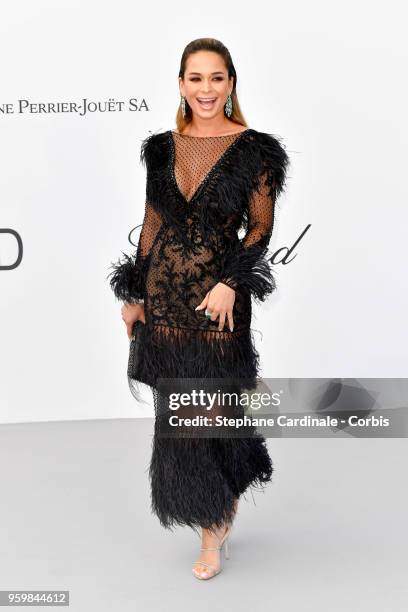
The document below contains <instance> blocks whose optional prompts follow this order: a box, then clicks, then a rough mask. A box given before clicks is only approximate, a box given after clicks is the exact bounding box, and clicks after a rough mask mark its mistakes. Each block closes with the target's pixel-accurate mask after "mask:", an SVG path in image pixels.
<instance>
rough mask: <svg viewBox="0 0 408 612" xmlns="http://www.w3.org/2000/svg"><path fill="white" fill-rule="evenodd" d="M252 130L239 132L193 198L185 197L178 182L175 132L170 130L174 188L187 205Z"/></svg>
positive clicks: (195, 196)
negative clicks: (243, 137)
mask: <svg viewBox="0 0 408 612" xmlns="http://www.w3.org/2000/svg"><path fill="white" fill-rule="evenodd" d="M250 131H251V128H247V129H246V130H242V131H241V132H238V135H237V137H236V138H235V140H233V141H232V142H231V144H229V145H228V147H227V148H226V149H225V150H224V151H223V153H222V154H221V155H220V157H219V158H218V159H217V161H216V162H215V163H214V164H213V165H212V166H211V168H210V169H209V170H208V172H207V173H206V174H205V176H204V178H203V179H202V181H201V182H200V184H199V185H198V187H197V189H196V190H195V191H194V193H193V195H192V196H191V198H189V199H187V198H186V197H185V195H184V194H183V193H182V191H181V189H180V187H179V185H178V183H177V178H176V167H175V166H176V146H175V141H174V136H173V132H172V130H169V139H170V153H171V154H170V156H169V164H170V168H169V170H170V176H171V181H172V183H173V186H174V189H175V192H176V194H177V196H178V197H179V198H181V199H182V200H183V202H184V204H185V205H187V206H191V204H192V203H193V202H194V200H195V199H196V198H197V197H198V196H199V195H200V193H201V192H202V191H203V189H204V188H205V187H206V185H207V183H208V182H209V180H210V178H211V177H212V176H213V174H214V173H215V172H216V170H218V168H219V167H220V166H221V164H222V162H223V161H224V160H225V159H226V157H227V156H228V155H229V154H230V152H231V151H232V150H233V149H234V147H235V145H236V144H237V143H238V142H239V141H240V140H241V138H242V136H243V135H244V134H248V132H250ZM228 136H231V134H228ZM208 138H212V137H211V136H208ZM215 138H220V136H216V137H215Z"/></svg>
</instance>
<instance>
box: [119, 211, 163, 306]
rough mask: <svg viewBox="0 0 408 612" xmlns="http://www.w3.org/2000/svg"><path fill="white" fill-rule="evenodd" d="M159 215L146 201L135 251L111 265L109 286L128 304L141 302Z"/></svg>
mask: <svg viewBox="0 0 408 612" xmlns="http://www.w3.org/2000/svg"><path fill="white" fill-rule="evenodd" d="M161 224H162V220H161V217H160V215H159V214H158V213H157V212H156V211H155V210H154V208H153V207H152V206H151V204H149V202H147V201H146V203H145V213H144V219H143V223H142V229H141V231H140V236H139V241H138V245H137V248H136V251H135V252H134V253H133V254H131V255H127V254H126V253H123V251H122V254H123V258H122V259H119V260H118V262H117V263H115V264H112V268H113V270H112V272H111V275H110V276H111V279H110V286H111V289H112V291H113V292H114V294H115V296H116V297H117V298H118V299H119V300H123V301H124V302H126V303H128V304H134V303H138V302H142V301H143V300H144V289H145V282H146V273H147V268H148V263H149V255H150V253H151V247H152V245H153V243H154V240H155V238H156V236H157V233H158V232H159V230H160V227H161Z"/></svg>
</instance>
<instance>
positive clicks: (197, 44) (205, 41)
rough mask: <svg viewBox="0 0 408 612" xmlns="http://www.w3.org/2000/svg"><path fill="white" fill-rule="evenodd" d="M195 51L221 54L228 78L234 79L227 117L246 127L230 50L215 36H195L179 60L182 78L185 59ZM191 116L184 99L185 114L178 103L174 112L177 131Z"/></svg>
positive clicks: (185, 124)
mask: <svg viewBox="0 0 408 612" xmlns="http://www.w3.org/2000/svg"><path fill="white" fill-rule="evenodd" d="M197 51H213V52H215V53H218V54H219V55H221V57H222V58H223V60H224V63H225V66H226V68H227V71H228V78H230V77H233V79H234V85H233V88H232V92H231V100H232V113H231V116H230V117H229V119H230V120H231V121H234V122H235V123H237V124H238V125H242V126H244V127H248V124H247V122H246V121H245V119H244V116H243V114H242V112H241V109H240V106H239V102H238V96H237V92H236V87H237V73H236V71H235V67H234V64H233V62H232V58H231V55H230V52H229V51H228V49H227V47H225V46H224V45H223V44H222V42H221V41H219V40H216V39H215V38H196V39H195V40H192V41H191V42H190V43H188V45H187V46H186V47H185V49H184V51H183V54H182V56H181V62H180V70H179V77H181V78H182V79H184V73H185V70H186V64H187V60H188V58H189V57H190V55H192V54H193V53H196V52H197ZM192 118H193V114H192V111H191V108H190V106H189V104H188V102H187V100H186V116H185V117H183V113H182V111H181V106H180V105H179V107H178V110H177V114H176V126H177V130H178V131H179V132H183V130H184V128H185V127H186V126H187V125H188V124H189V123H191V121H192Z"/></svg>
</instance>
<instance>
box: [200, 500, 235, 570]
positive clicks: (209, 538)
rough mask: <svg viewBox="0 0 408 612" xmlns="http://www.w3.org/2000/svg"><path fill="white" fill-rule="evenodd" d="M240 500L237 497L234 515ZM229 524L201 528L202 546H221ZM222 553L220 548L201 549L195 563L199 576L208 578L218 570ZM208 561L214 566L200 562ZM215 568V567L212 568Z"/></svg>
mask: <svg viewBox="0 0 408 612" xmlns="http://www.w3.org/2000/svg"><path fill="white" fill-rule="evenodd" d="M238 502H239V498H235V502H234V517H235V515H236V513H237V510H238ZM227 527H228V525H227V524H225V525H224V526H223V527H221V528H219V527H215V528H213V529H202V530H201V548H217V547H218V546H219V542H220V540H221V539H222V537H223V536H224V534H225V532H226V529H227ZM220 557H221V555H220V552H219V551H218V550H201V551H200V556H199V557H198V559H197V561H196V563H195V564H194V565H193V572H194V573H195V574H196V575H197V576H199V577H200V578H207V577H210V576H211V575H213V574H214V573H216V572H218V570H219V568H220V564H221V558H220ZM200 561H202V562H203V563H206V564H207V563H208V564H209V565H210V566H212V567H208V565H203V564H201V563H200ZM212 568H214V569H212Z"/></svg>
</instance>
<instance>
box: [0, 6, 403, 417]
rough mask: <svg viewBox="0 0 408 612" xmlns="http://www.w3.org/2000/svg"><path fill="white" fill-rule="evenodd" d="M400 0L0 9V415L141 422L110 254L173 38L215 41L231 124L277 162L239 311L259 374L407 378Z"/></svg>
mask: <svg viewBox="0 0 408 612" xmlns="http://www.w3.org/2000/svg"><path fill="white" fill-rule="evenodd" d="M407 12H408V10H407V8H406V6H405V5H404V4H403V3H402V2H391V4H388V5H387V11H385V10H384V5H383V3H381V2H362V1H357V2H356V1H355V0H354V1H353V2H351V1H349V0H347V1H346V2H342V3H329V4H327V3H325V2H323V1H321V2H317V1H312V2H308V3H307V5H306V4H305V3H302V2H301V1H300V0H298V1H293V2H289V3H278V2H259V3H255V5H251V6H248V4H247V3H245V2H243V1H238V2H237V1H235V2H233V3H232V2H229V1H227V2H224V3H221V4H220V3H216V2H213V1H210V2H207V3H205V6H200V7H199V6H197V7H194V6H192V7H189V10H188V11H185V10H183V7H181V10H178V7H176V6H174V5H172V4H169V3H165V2H155V3H150V4H146V3H134V2H130V1H129V2H117V3H116V4H114V5H113V4H111V3H110V4H108V3H100V2H86V1H85V2H81V3H79V2H71V3H69V5H64V6H63V5H61V4H59V3H55V2H44V1H36V2H29V1H28V0H26V1H23V2H19V3H18V4H8V5H7V6H5V7H4V9H3V11H2V19H1V22H0V50H1V58H2V62H1V63H2V71H1V82H0V163H1V174H0V292H1V301H0V347H1V350H0V422H2V423H19V422H26V421H47V420H70V419H93V418H117V417H139V416H140V417H143V416H148V415H151V414H153V406H152V401H151V394H150V391H149V389H146V388H145V389H144V397H145V400H146V403H142V404H138V403H137V402H136V400H135V399H134V397H133V396H132V394H131V393H130V390H129V387H128V383H127V376H126V370H127V359H128V347H129V340H128V337H127V334H126V328H125V325H124V323H123V321H122V318H121V303H120V302H118V301H117V300H116V299H115V297H114V295H113V293H112V292H111V290H110V288H109V284H108V280H107V275H108V274H109V271H110V265H111V263H112V262H113V261H115V260H117V258H118V257H119V256H120V255H121V252H122V251H123V252H126V253H131V252H133V251H134V244H136V243H137V240H138V236H139V232H140V224H141V223H142V220H143V213H144V201H145V198H144V196H145V170H144V168H143V167H142V166H141V164H140V161H139V155H140V145H141V142H142V140H143V139H144V138H145V137H146V136H147V135H148V134H149V133H151V132H156V131H164V130H167V129H174V128H175V116H176V112H177V108H178V105H179V102H180V96H179V88H178V70H179V64H180V59H181V54H182V51H183V49H184V47H185V46H186V45H187V44H188V43H189V42H190V41H191V40H193V39H195V38H200V37H204V36H210V37H214V38H217V39H219V40H221V41H222V42H223V43H224V44H225V45H226V46H227V47H228V48H229V50H230V52H231V55H232V58H233V61H234V64H235V67H236V70H237V74H238V96H239V100H240V104H241V108H242V111H243V114H244V116H245V118H246V121H247V123H248V126H249V127H252V128H255V129H257V130H260V131H266V132H269V133H272V134H274V135H277V136H279V137H280V138H281V139H282V141H283V142H284V144H285V146H286V150H287V152H288V154H289V156H290V159H291V166H290V169H289V172H288V181H287V188H286V192H285V193H284V194H283V195H282V197H281V199H280V201H279V205H278V207H277V211H276V222H275V227H274V233H273V238H272V241H271V244H270V254H271V256H272V255H274V262H275V265H274V269H275V278H276V281H277V285H278V290H277V291H276V292H275V293H274V294H273V295H272V296H271V297H270V298H269V299H268V300H267V302H265V303H263V304H260V305H256V306H255V307H254V318H253V330H254V338H255V341H256V344H257V348H258V350H259V352H260V355H261V363H262V374H263V376H265V377H267V378H273V377H306V378H307V377H328V378H331V377H353V376H360V377H387V378H389V377H402V378H404V377H406V376H407V373H408V366H407V363H408V359H407V357H408V355H407V353H408V351H407V344H408V334H407V324H406V313H407V305H408V304H407V301H408V300H407V293H408V291H407V283H408V281H407V278H408V275H407V263H408V257H407V251H406V234H407V222H408V212H407V210H408V207H407V192H408V188H407V182H406V180H405V175H406V171H405V164H406V142H407V122H406V104H407V95H406V94H407V83H406V79H405V78H404V74H405V67H406V61H407V42H406V37H405V36H404V31H403V26H404V23H406V17H407V14H406V13H407Z"/></svg>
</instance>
